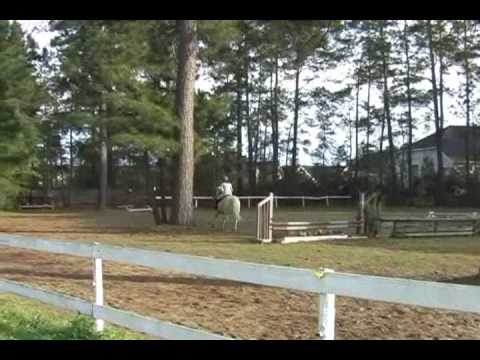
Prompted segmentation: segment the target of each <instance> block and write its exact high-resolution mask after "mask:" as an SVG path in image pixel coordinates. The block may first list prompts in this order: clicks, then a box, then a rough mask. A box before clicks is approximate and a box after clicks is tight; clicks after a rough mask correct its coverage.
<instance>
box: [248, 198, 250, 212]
mask: <svg viewBox="0 0 480 360" xmlns="http://www.w3.org/2000/svg"><path fill="white" fill-rule="evenodd" d="M247 202H248V208H249V209H250V198H249V197H248V198H247Z"/></svg>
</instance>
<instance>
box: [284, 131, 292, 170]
mask: <svg viewBox="0 0 480 360" xmlns="http://www.w3.org/2000/svg"><path fill="white" fill-rule="evenodd" d="M292 127H293V125H291V126H290V128H289V129H288V136H287V147H286V149H285V171H286V170H287V169H288V154H289V153H290V143H291V142H292ZM286 172H287V171H286ZM287 175H288V174H287Z"/></svg>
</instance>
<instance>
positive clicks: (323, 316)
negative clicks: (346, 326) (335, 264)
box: [318, 269, 335, 340]
mask: <svg viewBox="0 0 480 360" xmlns="http://www.w3.org/2000/svg"><path fill="white" fill-rule="evenodd" d="M333 272H334V271H333V270H331V269H324V273H326V276H328V273H333ZM318 310H319V314H318V334H319V335H320V340H335V294H320V296H319V302H318Z"/></svg>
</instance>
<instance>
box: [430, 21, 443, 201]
mask: <svg viewBox="0 0 480 360" xmlns="http://www.w3.org/2000/svg"><path fill="white" fill-rule="evenodd" d="M427 37H428V50H429V57H430V71H431V77H432V79H431V80H432V97H433V109H434V118H435V143H436V151H437V166H438V167H437V176H436V194H435V195H436V202H437V204H438V203H442V202H443V156H442V154H443V146H442V145H443V144H442V127H441V123H440V116H439V110H438V91H437V79H436V74H435V55H434V53H433V39H432V23H431V20H428V21H427Z"/></svg>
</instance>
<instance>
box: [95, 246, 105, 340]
mask: <svg viewBox="0 0 480 360" xmlns="http://www.w3.org/2000/svg"><path fill="white" fill-rule="evenodd" d="M94 245H98V243H95V244H94ZM97 256H98V255H97V254H95V257H94V269H93V270H94V272H93V286H94V287H95V305H98V306H103V264H102V259H101V258H100V257H97ZM104 328H105V322H104V320H102V319H96V320H95V329H96V330H97V331H98V332H102V331H103V329H104Z"/></svg>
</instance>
